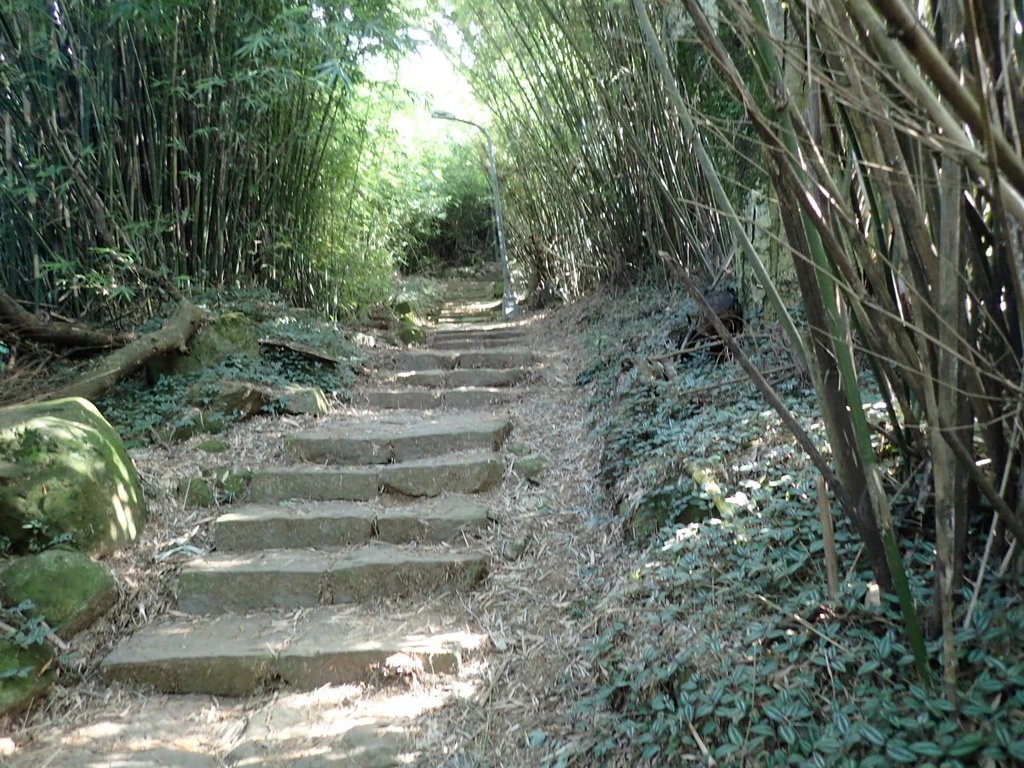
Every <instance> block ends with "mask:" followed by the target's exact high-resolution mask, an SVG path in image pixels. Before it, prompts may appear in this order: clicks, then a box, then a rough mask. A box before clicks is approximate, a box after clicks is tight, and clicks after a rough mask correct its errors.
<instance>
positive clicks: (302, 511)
mask: <svg viewBox="0 0 1024 768" xmlns="http://www.w3.org/2000/svg"><path fill="white" fill-rule="evenodd" d="M487 514H488V508H487V505H485V504H482V503H480V502H478V501H475V500H473V499H469V498H466V497H462V496H444V497H440V498H432V499H418V500H416V501H415V502H412V503H408V504H402V505H400V506H394V505H385V504H381V503H366V502H362V503H357V502H315V501H306V502H303V501H288V502H284V503H281V504H246V505H243V506H240V507H237V508H235V509H232V510H231V511H230V512H228V513H227V514H224V515H221V516H220V517H219V518H217V521H216V524H215V525H214V541H215V542H216V548H217V551H218V552H248V551H254V550H259V549H274V548H279V549H284V548H291V549H317V548H321V549H322V548H330V547H339V546H345V545H355V544H363V543H366V542H369V541H370V540H372V539H379V540H381V541H385V542H389V543H392V544H406V543H412V542H421V543H430V544H439V543H443V542H448V541H456V540H459V539H461V538H462V536H463V534H464V533H476V532H479V531H481V530H483V529H485V528H486V527H487V526H488V525H489V520H488V516H487Z"/></svg>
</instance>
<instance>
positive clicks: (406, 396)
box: [353, 389, 443, 411]
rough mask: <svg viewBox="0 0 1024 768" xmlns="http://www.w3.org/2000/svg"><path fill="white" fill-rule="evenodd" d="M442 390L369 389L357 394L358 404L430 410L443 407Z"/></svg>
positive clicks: (386, 408) (374, 406) (355, 400)
mask: <svg viewBox="0 0 1024 768" xmlns="http://www.w3.org/2000/svg"><path fill="white" fill-rule="evenodd" d="M442 394H443V393H442V392H441V391H440V390H436V389H368V390H364V391H363V392H360V393H358V394H356V396H355V397H354V398H353V401H354V402H355V403H356V404H358V405H366V406H368V407H370V408H379V409H382V410H401V409H410V410H424V411H425V410H430V409H433V408H441V407H442V405H443V402H442V400H441V397H442Z"/></svg>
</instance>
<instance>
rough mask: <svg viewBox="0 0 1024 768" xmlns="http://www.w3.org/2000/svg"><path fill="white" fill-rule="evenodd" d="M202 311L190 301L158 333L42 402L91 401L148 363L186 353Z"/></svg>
mask: <svg viewBox="0 0 1024 768" xmlns="http://www.w3.org/2000/svg"><path fill="white" fill-rule="evenodd" d="M203 316H204V313H203V310H201V309H200V308H199V307H197V306H195V305H194V304H191V303H189V302H187V301H183V302H181V303H180V304H179V305H178V311H177V312H175V313H174V315H173V316H172V317H171V318H170V319H169V320H168V321H167V322H166V323H165V324H164V325H163V327H162V328H160V329H159V330H157V331H153V332H152V333H147V334H146V335H145V336H141V337H139V338H138V339H136V340H135V341H133V342H132V343H131V344H129V345H128V346H126V347H123V348H122V349H119V350H117V351H116V352H113V353H111V354H110V355H108V356H107V357H106V358H104V359H103V360H102V361H100V363H99V364H98V365H97V366H96V367H95V368H94V369H93V370H91V371H90V372H89V373H87V374H86V375H85V376H83V377H82V378H80V379H78V380H77V381H73V382H71V383H70V384H67V385H65V386H63V387H61V388H59V389H57V390H56V391H53V392H47V393H46V394H44V395H42V396H40V397H39V398H37V399H39V400H51V399H56V398H59V397H84V398H86V399H89V400H92V399H95V398H97V397H99V396H100V395H102V394H103V393H105V392H106V391H107V390H109V389H111V388H112V387H113V386H114V385H115V384H117V382H119V381H120V380H121V379H123V378H125V377H127V376H130V375H131V374H133V373H135V372H136V371H137V370H139V369H140V368H141V367H142V366H143V365H145V363H146V361H147V360H149V359H151V358H153V357H157V356H159V355H163V354H165V353H167V352H170V351H172V350H175V349H184V348H185V346H186V344H187V343H188V340H189V339H190V338H192V334H193V333H195V331H196V329H197V328H198V327H199V323H200V322H202V320H203Z"/></svg>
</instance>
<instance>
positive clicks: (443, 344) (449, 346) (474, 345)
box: [430, 336, 525, 352]
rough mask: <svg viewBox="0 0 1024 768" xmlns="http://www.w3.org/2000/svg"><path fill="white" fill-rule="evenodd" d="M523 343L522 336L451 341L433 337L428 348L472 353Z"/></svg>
mask: <svg viewBox="0 0 1024 768" xmlns="http://www.w3.org/2000/svg"><path fill="white" fill-rule="evenodd" d="M524 341H525V337H523V336H514V337H509V338H497V339H493V340H492V339H489V338H487V337H483V338H477V337H475V336H467V337H466V338H459V337H455V338H452V339H439V338H437V337H435V338H434V339H433V340H431V342H430V348H431V349H435V350H444V351H452V352H474V351H480V350H489V349H504V348H505V347H508V346H509V345H511V344H521V343H523V342H524Z"/></svg>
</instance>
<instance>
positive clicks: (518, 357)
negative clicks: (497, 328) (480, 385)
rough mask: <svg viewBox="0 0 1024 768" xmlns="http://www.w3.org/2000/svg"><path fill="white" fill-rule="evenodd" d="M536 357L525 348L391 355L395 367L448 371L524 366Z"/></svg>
mask: <svg viewBox="0 0 1024 768" xmlns="http://www.w3.org/2000/svg"><path fill="white" fill-rule="evenodd" d="M537 361H538V356H537V355H535V354H534V353H533V352H531V351H530V350H528V349H515V348H505V349H478V350H465V351H458V350H452V351H448V350H443V351H439V350H414V351H409V352H401V353H399V355H398V356H397V358H396V359H395V370H398V371H450V370H452V369H454V368H525V367H527V366H530V365H533V364H534V363H536V362H537Z"/></svg>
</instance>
